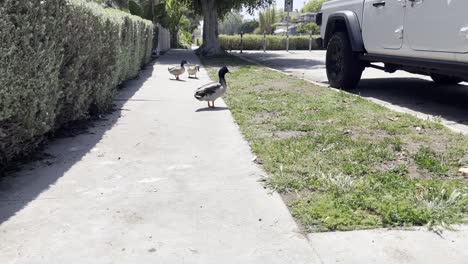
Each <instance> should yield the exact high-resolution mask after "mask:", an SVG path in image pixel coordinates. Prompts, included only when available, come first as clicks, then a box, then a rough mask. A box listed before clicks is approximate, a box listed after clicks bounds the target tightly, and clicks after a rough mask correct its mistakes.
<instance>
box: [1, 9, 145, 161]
mask: <svg viewBox="0 0 468 264" xmlns="http://www.w3.org/2000/svg"><path fill="white" fill-rule="evenodd" d="M0 14H2V15H1V16H0V69H2V70H1V71H0V169H1V168H2V167H4V166H5V165H6V164H7V163H8V162H9V161H11V160H12V159H13V158H15V157H18V156H20V155H23V154H26V153H28V152H30V151H32V150H34V149H35V147H36V146H37V144H39V142H41V141H42V140H43V138H44V136H46V135H47V134H48V133H50V132H52V131H54V130H55V129H57V128H59V127H60V126H62V125H63V124H65V123H67V122H70V121H74V120H79V119H83V118H86V117H87V116H88V115H89V114H93V113H99V112H103V111H106V110H108V109H109V107H110V105H111V102H112V99H113V96H114V94H115V91H116V87H117V85H118V84H120V83H121V82H122V81H124V80H126V79H129V78H132V77H135V76H137V75H138V71H139V70H140V68H141V67H142V66H143V65H144V64H145V63H147V62H149V61H150V59H151V48H152V30H153V25H152V23H151V22H150V21H147V20H143V19H141V18H139V17H136V16H132V15H130V14H128V13H125V12H121V11H119V10H116V9H113V8H103V6H102V5H100V4H97V3H94V2H88V1H84V0H71V1H17V0H3V1H1V5H0Z"/></svg>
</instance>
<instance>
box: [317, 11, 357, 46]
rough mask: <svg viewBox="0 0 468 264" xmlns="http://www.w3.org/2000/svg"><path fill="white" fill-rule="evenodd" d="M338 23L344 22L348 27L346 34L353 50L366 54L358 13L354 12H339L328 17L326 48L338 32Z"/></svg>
mask: <svg viewBox="0 0 468 264" xmlns="http://www.w3.org/2000/svg"><path fill="white" fill-rule="evenodd" d="M338 21H341V22H344V24H345V26H346V32H347V33H348V38H349V41H350V42H351V48H352V50H353V51H355V52H365V48H364V41H363V39H362V31H361V26H360V24H359V19H358V17H357V15H356V13H354V12H352V11H339V12H335V13H332V14H330V15H329V16H328V19H327V28H326V31H325V39H324V42H323V44H324V47H326V46H327V45H328V42H329V41H330V38H331V37H332V36H333V33H335V32H336V31H337V29H336V28H335V26H336V22H338Z"/></svg>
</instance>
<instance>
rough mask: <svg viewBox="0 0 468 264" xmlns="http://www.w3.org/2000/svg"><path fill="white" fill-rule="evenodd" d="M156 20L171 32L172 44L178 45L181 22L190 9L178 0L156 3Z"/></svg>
mask: <svg viewBox="0 0 468 264" xmlns="http://www.w3.org/2000/svg"><path fill="white" fill-rule="evenodd" d="M155 8H156V10H155V12H156V14H155V16H156V21H157V22H158V23H160V24H161V25H162V26H163V27H165V28H167V29H168V30H169V32H170V33H171V46H172V47H175V48H176V47H178V34H179V29H180V22H181V20H182V17H183V16H184V14H185V13H187V12H188V9H187V7H186V6H185V5H181V4H180V3H179V1H177V0H166V1H163V2H161V3H159V4H158V5H156V7H155Z"/></svg>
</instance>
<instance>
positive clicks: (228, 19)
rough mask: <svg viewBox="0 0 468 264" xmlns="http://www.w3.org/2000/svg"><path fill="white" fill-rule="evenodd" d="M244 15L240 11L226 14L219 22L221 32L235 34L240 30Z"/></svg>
mask: <svg viewBox="0 0 468 264" xmlns="http://www.w3.org/2000/svg"><path fill="white" fill-rule="evenodd" d="M241 26H242V16H241V14H240V13H239V12H231V13H228V14H226V15H225V16H224V18H223V20H221V21H220V22H219V24H218V29H219V34H225V35H235V34H238V33H239V32H240V28H241Z"/></svg>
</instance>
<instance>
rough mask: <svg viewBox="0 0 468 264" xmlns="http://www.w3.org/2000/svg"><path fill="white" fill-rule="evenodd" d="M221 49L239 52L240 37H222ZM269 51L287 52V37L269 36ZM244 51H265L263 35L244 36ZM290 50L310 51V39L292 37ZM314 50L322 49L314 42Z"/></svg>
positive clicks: (220, 37)
mask: <svg viewBox="0 0 468 264" xmlns="http://www.w3.org/2000/svg"><path fill="white" fill-rule="evenodd" d="M219 40H220V41H221V47H222V48H223V49H225V50H239V49H240V36H239V35H236V36H227V35H220V36H219ZM266 41H267V50H285V49H286V37H284V36H275V35H267V36H266ZM243 49H244V50H262V49H263V36H262V35H250V34H249V35H248V34H246V35H244V37H243ZM289 49H291V50H308V49H309V37H308V36H290V37H289ZM312 49H320V47H319V46H318V45H317V43H316V41H315V37H314V39H313V40H312Z"/></svg>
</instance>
